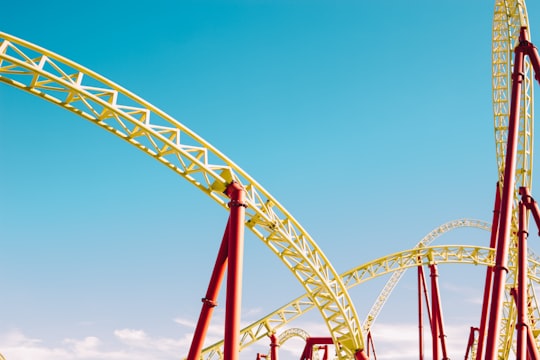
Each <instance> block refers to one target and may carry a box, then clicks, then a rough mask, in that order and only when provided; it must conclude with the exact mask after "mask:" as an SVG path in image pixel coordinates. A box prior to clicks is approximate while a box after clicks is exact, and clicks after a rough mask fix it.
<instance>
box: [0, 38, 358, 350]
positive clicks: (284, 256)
mask: <svg viewBox="0 0 540 360" xmlns="http://www.w3.org/2000/svg"><path fill="white" fill-rule="evenodd" d="M0 81H1V82H4V83H6V84H8V85H11V86H15V87H17V88H19V89H22V90H24V91H27V92H29V93H32V94H34V95H37V96H39V97H41V98H43V99H45V100H47V101H50V102H52V103H54V104H56V105H59V106H61V107H63V108H64V109H67V110H69V111H71V112H73V113H75V114H77V115H79V116H81V117H83V118H84V119H86V120H89V121H91V122H92V123H94V124H96V125H98V126H100V127H102V128H104V129H105V130H107V131H109V132H110V133H112V134H114V135H116V136H118V137H120V138H121V139H123V140H125V141H127V142H129V143H130V144H132V145H134V146H135V147H137V148H138V149H140V150H142V151H143V152H145V153H147V154H149V155H150V156H152V157H153V158H154V159H156V160H158V161H160V162H161V163H163V164H164V165H165V166H167V167H168V168H169V169H171V170H173V171H175V172H176V173H178V174H179V175H181V176H182V177H184V178H185V179H186V180H188V181H189V182H190V183H191V184H192V185H194V186H196V187H197V188H198V189H200V190H201V191H203V192H204V193H205V194H207V195H208V196H210V197H211V198H212V199H213V200H215V201H216V202H217V203H219V204H220V205H221V206H223V207H225V208H226V207H227V203H228V198H227V197H226V195H225V194H224V193H223V191H224V190H225V188H226V186H227V185H228V184H230V183H231V181H237V182H238V183H240V184H241V185H242V186H243V187H244V189H245V191H246V202H247V205H248V208H247V209H246V226H247V227H248V228H249V229H251V230H252V231H253V232H254V233H255V234H256V235H257V236H258V237H259V238H260V239H261V240H262V241H263V242H264V243H265V244H266V245H267V246H268V247H269V248H270V249H271V250H272V251H273V252H274V253H275V255H277V256H278V257H279V258H280V259H281V260H282V262H283V263H284V264H285V265H286V267H287V268H288V269H289V270H290V271H291V272H292V273H293V274H294V276H295V277H296V278H297V279H298V280H299V281H300V283H301V284H302V285H303V286H304V288H305V290H306V292H307V293H308V294H309V296H310V297H311V298H312V299H313V301H314V303H315V304H317V308H318V309H319V311H320V313H321V315H322V317H323V320H324V321H325V323H326V324H327V326H328V329H329V332H330V334H331V336H332V338H333V339H334V342H336V343H337V342H339V343H341V344H342V347H341V348H340V352H339V354H338V356H339V357H340V358H345V357H346V358H351V357H353V356H354V353H355V352H356V351H357V350H361V349H363V348H364V342H363V337H362V333H361V329H360V326H359V323H360V322H359V320H358V315H357V313H356V310H355V308H354V305H353V303H352V301H351V299H350V297H349V294H348V293H347V291H346V289H345V286H344V284H343V282H342V280H341V278H340V277H339V275H338V274H337V273H336V271H335V270H334V268H333V267H332V265H331V264H330V262H329V261H328V259H327V258H326V256H325V255H324V254H323V252H322V251H321V250H320V249H319V247H318V246H317V244H316V243H315V241H313V239H312V238H311V236H310V235H309V234H308V233H307V232H306V231H305V230H304V229H303V228H302V227H301V226H300V224H299V223H298V222H297V221H296V220H295V219H294V218H293V217H292V216H291V215H290V214H289V213H288V212H287V210H286V209H285V208H284V207H283V206H282V205H280V204H279V203H278V201H277V200H275V199H274V198H273V197H272V196H271V195H270V194H269V193H268V192H267V191H266V190H265V189H263V188H262V186H260V185H259V184H258V183H257V182H255V180H253V179H252V178H251V177H250V176H249V175H248V174H247V173H245V172H244V171H243V170H242V169H241V168H240V167H238V166H237V165H236V164H234V163H233V162H232V161H231V160H229V159H228V158H227V157H225V156H224V155H223V154H221V153H220V152H219V151H218V150H217V149H215V148H214V147H213V146H211V145H210V144H209V143H207V142H206V141H204V140H203V139H202V138H201V137H200V136H198V135H197V134H195V133H194V132H193V131H191V130H190V129H188V128H187V127H185V126H184V125H183V124H181V123H180V122H178V121H177V120H175V119H173V118H172V117H171V116H169V115H168V114H166V113H165V112H163V111H161V110H159V109H157V108H155V107H154V106H153V105H151V104H149V103H148V102H146V101H145V100H143V99H141V98H139V97H137V96H136V95H134V94H132V93H130V92H129V91H127V90H126V89H124V88H122V87H120V86H119V85H117V84H115V83H113V82H112V81H110V80H108V79H106V78H104V77H102V76H100V75H98V74H96V73H94V72H92V71H90V70H89V69H86V68H84V67H83V66H81V65H79V64H76V63H74V62H72V61H70V60H68V59H66V58H63V57H61V56H59V55H57V54H54V53H52V52H50V51H48V50H46V49H43V48H41V47H38V46H36V45H34V44H31V43H29V42H27V41H24V40H22V39H18V38H16V37H14V36H11V35H9V34H6V33H0Z"/></svg>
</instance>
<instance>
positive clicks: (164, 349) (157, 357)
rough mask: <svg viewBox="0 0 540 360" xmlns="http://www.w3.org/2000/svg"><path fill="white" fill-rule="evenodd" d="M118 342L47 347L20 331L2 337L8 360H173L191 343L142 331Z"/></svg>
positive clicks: (120, 333)
mask: <svg viewBox="0 0 540 360" xmlns="http://www.w3.org/2000/svg"><path fill="white" fill-rule="evenodd" d="M114 336H115V339H116V340H117V341H116V342H113V343H111V344H107V345H106V344H104V342H103V341H102V340H101V339H99V338H98V337H95V336H87V337H84V338H82V339H64V340H63V341H62V343H61V345H56V346H55V345H50V344H46V343H45V342H44V341H43V340H41V339H35V338H30V337H28V336H26V335H25V334H24V333H23V332H22V331H20V330H13V331H10V332H8V333H5V334H1V335H0V352H1V353H2V354H3V355H4V356H5V357H6V359H7V360H28V359H32V360H79V359H80V360H102V359H103V360H104V359H108V360H147V359H154V360H172V359H178V358H179V357H180V356H181V355H182V354H183V353H184V352H185V350H184V349H185V348H187V345H188V344H189V343H190V339H187V338H183V339H170V338H154V337H151V336H149V335H148V334H146V333H145V332H144V331H142V330H134V329H121V330H116V331H114Z"/></svg>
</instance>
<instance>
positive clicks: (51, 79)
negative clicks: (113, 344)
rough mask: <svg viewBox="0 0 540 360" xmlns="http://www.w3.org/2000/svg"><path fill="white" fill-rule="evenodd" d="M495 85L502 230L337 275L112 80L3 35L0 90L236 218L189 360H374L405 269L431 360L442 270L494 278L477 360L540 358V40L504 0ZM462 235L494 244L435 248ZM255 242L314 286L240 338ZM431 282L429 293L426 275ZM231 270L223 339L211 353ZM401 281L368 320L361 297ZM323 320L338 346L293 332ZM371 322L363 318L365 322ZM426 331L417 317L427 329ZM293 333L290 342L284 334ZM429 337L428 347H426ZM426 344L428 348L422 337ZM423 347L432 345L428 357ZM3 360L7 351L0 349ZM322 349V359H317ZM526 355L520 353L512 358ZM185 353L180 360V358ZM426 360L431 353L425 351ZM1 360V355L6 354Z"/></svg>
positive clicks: (270, 208)
mask: <svg viewBox="0 0 540 360" xmlns="http://www.w3.org/2000/svg"><path fill="white" fill-rule="evenodd" d="M492 34H493V37H492V86H493V113H494V128H495V144H496V159H497V169H498V179H496V180H497V181H498V185H497V187H496V189H494V193H495V201H494V205H493V209H494V215H493V219H492V222H491V223H485V222H482V221H478V220H469V219H460V220H457V221H453V222H449V223H446V224H443V225H441V226H440V227H438V228H436V229H435V230H434V231H432V232H431V233H429V234H428V235H426V237H424V238H423V239H422V240H421V241H420V242H419V243H418V244H417V245H416V246H415V247H414V248H412V249H410V250H407V251H402V252H399V253H395V254H391V255H388V256H385V257H382V258H379V259H376V260H373V261H370V262H368V263H365V264H361V265H360V266H358V267H356V268H353V269H351V270H349V271H347V272H345V273H342V274H339V273H337V272H336V270H335V268H334V266H332V264H331V263H330V261H329V259H328V258H327V257H326V255H325V254H324V253H323V251H322V250H321V249H320V248H319V246H318V245H317V243H316V242H315V241H314V239H312V238H311V236H310V235H309V234H308V232H307V231H306V230H305V229H304V228H303V227H302V226H301V225H300V223H299V222H298V221H297V220H296V219H295V218H294V217H293V216H292V215H291V214H290V213H289V212H288V211H287V209H285V207H284V206H282V205H281V204H280V203H279V202H278V201H277V199H275V198H274V197H273V196H272V195H271V194H270V193H269V192H268V191H266V190H265V189H264V188H263V187H262V186H261V185H260V184H259V183H258V182H256V181H255V180H254V179H253V178H252V177H251V176H250V175H249V174H247V173H246V172H245V171H244V170H242V169H241V168H240V167H239V166H237V165H236V164H235V163H234V162H233V161H232V160H230V159H229V158H227V157H226V156H225V155H224V154H222V153H221V152H219V151H218V150H217V149H216V148H215V147H213V146H212V145H211V144H209V143H208V142H207V141H205V140H204V139H203V138H202V137H201V136H199V135H197V134H196V133H195V132H193V131H192V130H190V129H189V128H187V127H186V126H185V125H183V124H182V123H180V122H179V121H177V120H175V119H174V118H173V117H171V116H170V115H168V114H167V113H165V112H164V111H162V110H160V109H158V108H156V107H155V106H153V105H152V104H150V103H149V102H147V101H145V100H144V99H142V98H140V97H138V96H137V95H135V94H133V93H131V92H129V91H128V90H127V89H125V88H123V87H121V86H119V85H117V84H116V83H114V82H112V81H110V80H108V79H106V78H105V77H103V76H101V75H99V74H97V73H95V72H93V71H91V70H89V69H87V68H85V67H83V66H81V65H79V64H77V63H75V62H73V61H71V60H69V59H66V58H64V57H62V56H60V55H58V54H55V53H53V52H51V51H49V50H47V49H44V48H42V47H39V46H38V45H35V44H32V43H30V42H28V41H25V40H23V39H20V38H17V37H15V36H12V35H10V34H6V33H0V81H1V82H2V83H4V84H6V85H8V86H12V87H14V88H17V89H20V90H23V91H25V92H27V93H30V94H33V95H36V96H38V97H40V98H42V99H43V100H46V101H48V102H51V103H53V104H55V105H57V106H60V107H62V108H63V109H65V110H68V111H70V112H72V113H74V114H75V115H77V116H79V117H81V118H83V119H85V120H87V121H90V122H91V123H94V124H95V125H97V126H99V127H100V128H102V129H104V130H106V131H107V132H109V133H112V134H113V135H115V136H117V137H119V138H120V139H122V140H124V141H125V142H127V143H129V144H130V145H132V146H134V147H135V148H137V149H139V150H140V151H142V152H144V153H146V154H148V155H149V156H151V157H152V158H153V159H155V160H156V161H158V162H160V163H161V164H163V165H164V166H165V167H167V168H168V169H170V170H172V171H173V172H175V173H176V174H178V175H179V176H181V177H182V178H183V179H185V180H187V181H188V182H189V183H190V184H191V185H193V186H195V187H196V188H198V189H199V190H201V191H202V192H203V193H204V194H206V195H207V196H209V197H210V198H211V199H212V200H214V201H215V202H216V203H217V204H218V205H219V206H221V207H222V208H223V209H225V210H227V211H229V219H228V222H227V225H226V227H225V231H224V235H223V240H222V242H221V246H220V248H219V250H218V255H217V258H216V262H215V267H214V269H213V273H212V276H211V278H210V281H209V285H208V290H207V293H206V294H205V296H204V297H203V299H202V309H201V313H200V317H199V321H198V323H197V326H196V328H195V329H194V338H193V342H192V344H191V348H190V350H189V353H188V354H187V359H188V360H199V359H218V358H219V359H225V360H234V359H238V357H239V354H240V352H241V350H242V349H244V348H245V347H247V346H249V345H251V344H253V343H255V342H257V341H259V340H261V339H271V345H270V351H269V352H268V353H267V354H259V355H260V356H259V357H266V358H272V359H274V360H275V359H277V358H278V356H279V355H278V348H279V342H280V341H281V342H284V341H286V340H287V339H288V338H289V337H290V336H300V337H301V338H302V339H303V340H304V341H305V344H306V345H305V348H304V351H303V353H302V356H301V357H302V360H304V359H312V358H316V357H318V356H319V355H318V352H317V349H324V355H323V357H324V358H326V357H328V350H327V349H328V348H327V345H332V346H333V352H334V354H333V355H332V356H335V357H336V358H338V359H357V360H363V359H368V358H376V354H375V352H374V348H373V347H370V345H369V344H370V343H371V341H372V338H371V333H370V329H371V325H372V324H373V323H374V321H375V320H376V318H377V316H378V314H379V312H380V311H381V309H382V307H383V305H384V304H385V302H386V300H387V299H388V297H389V296H390V294H391V292H392V290H393V289H394V287H395V285H396V284H397V282H398V281H399V279H400V277H401V276H402V275H403V272H404V271H405V270H406V269H409V268H415V269H417V272H418V284H419V289H418V294H419V307H421V306H423V305H425V306H426V307H427V309H428V313H429V316H428V322H429V327H430V331H431V341H432V349H431V350H432V358H433V359H435V358H437V359H438V358H441V359H448V354H447V349H446V343H445V328H444V321H443V318H442V308H441V303H440V296H439V291H438V282H437V266H438V265H439V264H444V263H469V264H475V265H483V266H485V267H486V281H485V289H484V298H483V306H482V314H481V319H480V323H479V324H477V327H473V328H471V329H472V330H471V333H470V334H469V343H468V346H467V349H466V350H465V351H466V352H465V358H466V359H489V360H494V359H509V358H511V357H512V356H515V358H516V359H519V360H522V359H540V357H539V356H538V340H537V337H538V334H539V333H540V324H539V321H538V319H539V318H540V313H539V308H538V303H537V299H536V295H535V289H534V285H535V284H537V283H538V281H540V274H539V272H540V266H539V264H540V262H539V261H538V259H537V258H536V256H535V255H534V254H532V252H531V251H530V250H528V247H527V244H526V238H527V234H528V223H529V217H530V215H531V214H532V215H533V219H534V221H535V223H536V224H537V226H538V225H540V212H539V210H538V206H537V204H536V202H535V201H534V198H533V197H532V192H531V191H532V190H531V187H532V181H531V179H532V154H533V140H532V138H533V82H534V80H535V78H536V79H540V76H539V74H540V58H539V56H538V52H537V50H536V48H535V47H534V45H533V43H532V42H531V40H530V36H531V34H530V29H529V22H528V15H527V11H526V6H525V2H524V1H520V0H516V1H511V0H510V1H502V0H497V1H496V3H495V11H494V17H493V30H492ZM459 227H475V228H480V229H483V230H486V231H490V232H491V243H490V244H489V246H484V247H482V246H466V245H462V246H456V245H448V246H432V245H431V241H432V240H433V239H435V238H436V237H438V236H439V235H441V234H443V233H445V232H448V231H451V230H453V229H455V228H459ZM245 229H247V230H250V231H252V232H253V233H254V234H255V235H256V236H257V237H258V238H259V239H260V240H261V241H262V242H263V244H264V245H265V246H267V247H268V248H269V249H270V250H271V251H272V253H273V254H274V255H275V256H276V257H277V258H279V260H280V261H281V262H282V264H283V265H284V266H285V267H286V268H287V269H288V270H289V271H290V272H291V273H292V275H293V276H294V277H295V278H296V279H297V280H298V282H299V283H300V284H301V285H302V286H303V288H304V290H305V294H304V295H302V296H300V297H298V298H296V299H294V300H292V301H291V302H289V303H287V304H285V305H284V306H282V307H281V308H278V309H277V310H275V311H273V312H271V313H270V314H268V315H267V316H265V317H263V318H262V319H260V320H259V321H257V322H256V323H254V324H251V325H249V326H247V327H244V328H240V315H241V314H240V311H241V307H240V298H241V292H240V289H241V283H242V249H243V237H244V230H245ZM425 267H427V268H428V269H429V271H430V273H431V282H430V286H429V288H430V290H431V296H430V297H429V296H428V295H427V293H428V286H427V284H426V279H425V274H424V268H425ZM225 273H226V275H227V278H226V285H227V286H226V288H227V294H226V295H227V296H226V299H227V303H226V306H225V311H226V312H225V337H224V339H223V340H222V341H220V342H218V343H216V344H213V345H211V346H207V347H206V348H203V345H204V341H205V339H206V332H207V330H208V326H209V323H210V320H211V317H212V314H213V311H214V309H215V306H216V302H217V296H218V293H219V288H220V285H221V283H222V282H223V280H224V277H225ZM385 274H392V276H391V277H390V279H389V280H388V282H387V284H386V286H385V288H384V289H383V291H382V292H381V294H380V295H379V297H378V298H377V300H376V302H375V303H374V305H373V307H372V308H371V311H369V313H368V314H367V317H366V318H365V320H364V321H363V322H361V321H360V316H359V312H358V311H357V309H356V307H355V305H354V302H353V299H352V298H351V296H350V294H349V289H350V288H352V287H354V286H356V285H359V284H362V283H364V282H366V281H368V280H370V279H373V278H376V277H379V276H382V275H385ZM312 309H317V310H318V312H319V314H320V316H321V321H322V322H324V324H325V325H326V327H327V330H328V336H325V337H311V336H309V335H308V334H307V333H305V332H303V331H301V330H298V331H293V330H291V329H288V330H287V329H284V328H285V327H286V326H287V324H289V323H290V322H291V321H292V320H294V319H296V318H299V317H301V316H302V315H304V314H305V313H307V312H308V311H310V310H312ZM362 314H363V312H362ZM421 321H423V320H422V316H419V322H421ZM278 331H281V334H282V336H277V332H278ZM420 337H421V336H420ZM420 341H421V342H423V338H421V339H420ZM420 348H422V347H420ZM0 350H1V349H0ZM314 350H315V351H314ZM514 354H515V355H514ZM180 356H181V354H179V357H180ZM419 357H420V359H423V358H424V354H423V353H422V351H421V350H420V353H419ZM0 358H2V356H1V355H0Z"/></svg>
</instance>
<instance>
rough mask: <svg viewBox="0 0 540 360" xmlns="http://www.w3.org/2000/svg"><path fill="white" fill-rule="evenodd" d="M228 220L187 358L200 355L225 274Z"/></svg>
mask: <svg viewBox="0 0 540 360" xmlns="http://www.w3.org/2000/svg"><path fill="white" fill-rule="evenodd" d="M229 222H230V221H227V227H226V228H225V233H224V234H223V239H222V240H221V245H220V247H219V251H218V255H217V258H216V262H215V265H214V270H213V272H212V277H211V278H210V283H209V284H208V290H207V291H206V296H205V297H204V298H203V299H201V301H202V302H203V306H202V309H201V314H200V315H199V321H198V322H197V327H196V328H195V333H194V334H193V341H192V342H191V346H190V348H189V353H188V356H187V360H199V358H200V357H201V352H202V347H203V344H204V340H205V338H206V332H207V330H208V326H209V325H210V320H211V319H212V315H213V313H214V307H216V306H217V298H218V294H219V289H220V286H221V283H222V281H223V276H224V275H225V269H226V267H227V251H228V246H229V244H228V237H229Z"/></svg>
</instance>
